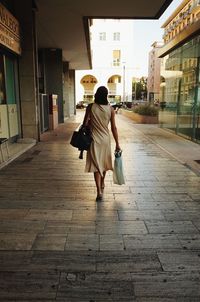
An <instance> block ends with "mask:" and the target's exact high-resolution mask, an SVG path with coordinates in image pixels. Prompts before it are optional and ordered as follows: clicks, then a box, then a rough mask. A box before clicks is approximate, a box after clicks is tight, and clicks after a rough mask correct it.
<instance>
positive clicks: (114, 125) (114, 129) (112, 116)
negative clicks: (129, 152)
mask: <svg viewBox="0 0 200 302" xmlns="http://www.w3.org/2000/svg"><path fill="white" fill-rule="evenodd" d="M111 131H112V134H113V137H114V140H115V144H116V147H115V149H116V150H120V149H121V148H120V146H119V138H118V131H117V127H116V123H115V111H114V109H113V108H112V107H111Z"/></svg>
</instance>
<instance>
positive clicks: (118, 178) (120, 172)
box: [113, 155, 125, 185]
mask: <svg viewBox="0 0 200 302" xmlns="http://www.w3.org/2000/svg"><path fill="white" fill-rule="evenodd" d="M113 182H114V184H117V185H123V184H125V179H124V169H123V162H122V155H120V156H117V157H116V156H115V160H114V169H113Z"/></svg>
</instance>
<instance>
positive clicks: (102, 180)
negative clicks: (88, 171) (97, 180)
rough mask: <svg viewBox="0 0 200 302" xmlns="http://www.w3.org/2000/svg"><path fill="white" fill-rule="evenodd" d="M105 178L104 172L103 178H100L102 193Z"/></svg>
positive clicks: (104, 173)
mask: <svg viewBox="0 0 200 302" xmlns="http://www.w3.org/2000/svg"><path fill="white" fill-rule="evenodd" d="M105 176H106V171H104V172H103V177H102V176H101V190H102V191H103V190H104V187H105V183H104V179H105Z"/></svg>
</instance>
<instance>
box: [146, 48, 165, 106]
mask: <svg viewBox="0 0 200 302" xmlns="http://www.w3.org/2000/svg"><path fill="white" fill-rule="evenodd" d="M151 46H152V50H151V51H150V52H149V65H148V79H147V91H148V100H149V101H155V100H159V92H160V69H161V60H162V59H160V58H159V57H158V51H159V49H160V48H161V47H162V46H163V42H154V43H153V44H152V45H151Z"/></svg>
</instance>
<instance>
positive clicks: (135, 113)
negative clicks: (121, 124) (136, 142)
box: [121, 103, 159, 124]
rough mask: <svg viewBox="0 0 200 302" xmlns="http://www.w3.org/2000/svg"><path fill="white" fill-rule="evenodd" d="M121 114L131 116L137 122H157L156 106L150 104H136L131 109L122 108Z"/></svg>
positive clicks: (157, 110)
mask: <svg viewBox="0 0 200 302" xmlns="http://www.w3.org/2000/svg"><path fill="white" fill-rule="evenodd" d="M121 112H122V114H123V115H125V116H127V117H129V118H131V119H132V120H134V121H135V122H136V123H139V124H157V123H158V112H159V109H158V107H156V106H154V105H151V104H149V103H148V104H140V105H136V106H135V107H134V108H133V109H132V110H122V111H121Z"/></svg>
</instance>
